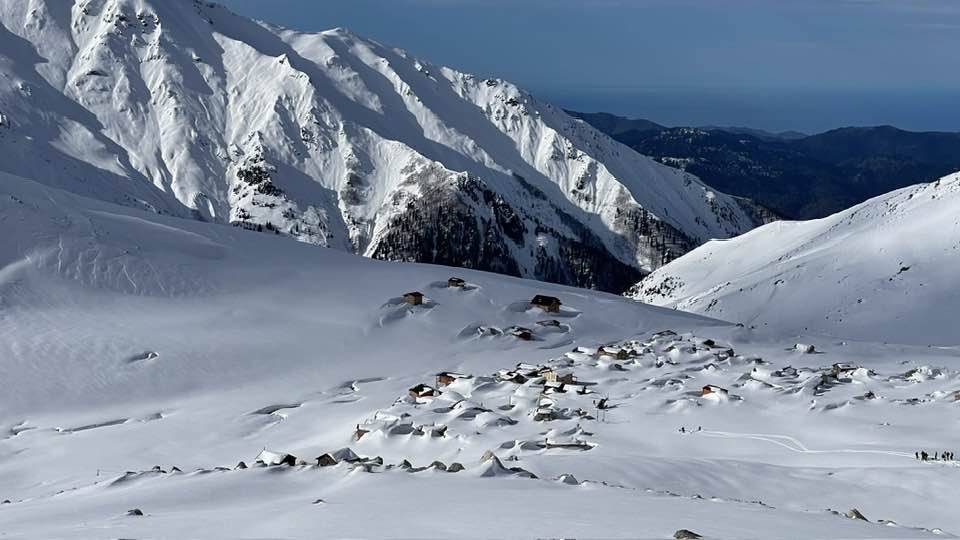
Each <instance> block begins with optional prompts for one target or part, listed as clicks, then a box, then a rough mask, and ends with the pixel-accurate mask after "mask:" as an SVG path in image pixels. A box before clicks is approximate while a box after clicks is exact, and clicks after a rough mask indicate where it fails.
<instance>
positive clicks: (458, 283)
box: [447, 277, 467, 289]
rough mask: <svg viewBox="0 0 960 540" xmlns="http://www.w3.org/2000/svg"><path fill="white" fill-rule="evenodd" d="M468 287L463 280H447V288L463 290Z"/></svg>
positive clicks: (456, 278) (455, 278) (453, 278)
mask: <svg viewBox="0 0 960 540" xmlns="http://www.w3.org/2000/svg"><path fill="white" fill-rule="evenodd" d="M466 286H467V282H466V281H464V280H463V279H462V278H458V277H452V278H450V279H448V280H447V287H450V288H458V289H462V288H464V287H466Z"/></svg>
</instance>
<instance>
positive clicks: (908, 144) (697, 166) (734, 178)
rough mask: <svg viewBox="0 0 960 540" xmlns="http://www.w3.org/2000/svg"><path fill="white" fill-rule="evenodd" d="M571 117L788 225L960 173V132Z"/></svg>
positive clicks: (609, 116) (599, 115)
mask: <svg viewBox="0 0 960 540" xmlns="http://www.w3.org/2000/svg"><path fill="white" fill-rule="evenodd" d="M574 114H576V115H578V116H580V117H581V118H583V119H584V120H585V121H587V122H589V123H591V124H592V125H593V126H594V127H596V128H597V129H599V130H601V131H603V132H604V133H607V134H609V135H611V136H613V137H614V138H616V139H617V140H618V141H620V142H622V143H624V144H625V145H627V146H629V147H631V148H633V149H635V150H636V151H638V152H640V153H641V154H645V155H649V156H652V157H654V158H655V159H657V160H658V161H660V162H661V163H664V164H666V165H670V166H673V167H678V168H680V169H683V170H685V171H688V172H690V173H693V174H695V175H697V176H698V177H700V178H702V179H703V180H704V181H705V182H707V183H708V184H709V185H711V186H713V187H715V188H717V189H720V190H723V191H725V192H727V193H732V194H734V195H738V196H741V197H748V198H750V199H752V200H754V201H756V202H758V203H760V204H762V205H763V206H765V207H768V208H770V209H771V210H773V211H774V212H775V213H777V214H778V215H781V216H784V217H787V218H791V219H812V218H820V217H825V216H828V215H830V214H833V213H835V212H839V211H841V210H845V209H847V208H850V207H851V206H853V205H855V204H859V203H861V202H863V201H865V200H867V199H869V198H871V197H875V196H877V195H881V194H883V193H887V192H889V191H892V190H894V189H899V188H902V187H906V186H909V185H912V184H915V183H917V182H927V181H930V180H933V179H936V178H939V177H941V176H943V175H945V174H948V173H951V172H953V171H956V170H958V169H960V134H958V133H936V132H930V133H915V132H909V131H903V130H900V129H896V128H893V127H889V126H880V127H866V128H842V129H836V130H832V131H828V132H825V133H821V134H818V135H810V136H803V135H799V134H795V133H790V132H786V133H780V134H772V133H764V132H758V131H751V130H745V129H744V128H688V127H673V128H667V127H661V128H660V129H656V128H655V127H651V126H649V125H647V124H652V123H650V122H648V121H646V120H633V121H631V120H628V119H625V118H620V117H617V116H612V115H604V114H600V113H594V114H584V113H574ZM631 122H635V123H636V124H631ZM634 125H635V126H636V127H632V126H634ZM654 126H655V124H654Z"/></svg>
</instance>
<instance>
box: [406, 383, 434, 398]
mask: <svg viewBox="0 0 960 540" xmlns="http://www.w3.org/2000/svg"><path fill="white" fill-rule="evenodd" d="M435 395H437V391H436V389H434V388H433V387H432V386H428V385H426V384H418V385H416V386H414V387H413V388H411V389H410V397H412V398H414V399H417V398H422V397H433V396H435Z"/></svg>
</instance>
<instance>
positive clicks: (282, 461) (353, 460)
mask: <svg viewBox="0 0 960 540" xmlns="http://www.w3.org/2000/svg"><path fill="white" fill-rule="evenodd" d="M254 464H255V465H256V466H259V467H277V466H288V467H295V466H308V465H314V466H317V467H335V466H337V465H340V464H347V465H352V466H353V467H354V468H355V469H362V470H364V471H366V472H374V471H375V470H377V469H378V468H381V467H382V468H383V469H384V470H391V469H400V470H405V471H408V472H419V471H425V470H427V469H436V470H441V471H446V472H460V471H462V470H465V468H466V467H464V466H463V464H461V463H456V462H455V463H451V464H450V465H446V464H444V463H443V462H441V461H434V462H433V463H431V464H430V465H428V466H426V467H414V466H413V465H412V464H411V463H410V462H409V461H407V460H403V461H401V462H400V463H397V464H388V465H386V466H385V465H384V462H383V458H382V457H379V456H377V457H373V458H371V457H361V456H358V455H357V454H356V453H355V452H354V451H353V450H351V449H350V448H341V449H340V450H337V451H335V452H327V453H325V454H323V455H320V456H318V457H317V458H316V459H315V460H313V462H312V463H308V462H307V461H306V460H303V459H300V458H298V457H296V456H294V455H292V454H287V453H283V452H273V451H270V450H266V449H264V450H263V451H261V452H260V453H259V454H257V457H256V458H255V459H254ZM246 468H247V464H246V463H244V462H242V461H241V462H240V463H239V464H237V466H236V467H234V469H246Z"/></svg>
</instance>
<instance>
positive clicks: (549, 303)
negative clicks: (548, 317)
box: [530, 294, 561, 313]
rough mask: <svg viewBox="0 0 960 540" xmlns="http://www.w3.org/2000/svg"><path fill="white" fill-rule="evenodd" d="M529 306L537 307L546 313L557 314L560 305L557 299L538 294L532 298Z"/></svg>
mask: <svg viewBox="0 0 960 540" xmlns="http://www.w3.org/2000/svg"><path fill="white" fill-rule="evenodd" d="M530 305H531V306H533V307H538V308H540V309H542V310H544V311H546V312H547V313H558V312H559V311H560V305H561V303H560V299H559V298H556V297H553V296H547V295H544V294H538V295H536V296H534V297H533V300H530Z"/></svg>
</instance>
